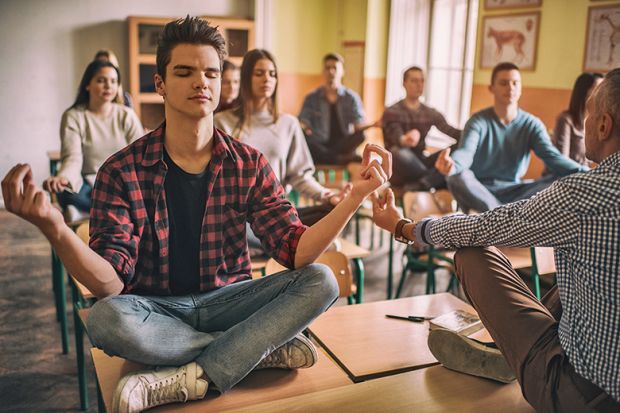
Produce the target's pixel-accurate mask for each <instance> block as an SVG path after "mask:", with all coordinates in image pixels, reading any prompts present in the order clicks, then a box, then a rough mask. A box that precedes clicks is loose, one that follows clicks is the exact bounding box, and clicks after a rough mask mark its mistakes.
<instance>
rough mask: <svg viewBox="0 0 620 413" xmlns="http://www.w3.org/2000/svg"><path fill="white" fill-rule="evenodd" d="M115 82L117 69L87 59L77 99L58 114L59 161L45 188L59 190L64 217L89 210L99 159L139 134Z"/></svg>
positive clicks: (73, 218) (110, 153) (136, 137)
mask: <svg viewBox="0 0 620 413" xmlns="http://www.w3.org/2000/svg"><path fill="white" fill-rule="evenodd" d="M119 81H120V74H119V71H118V68H116V66H114V65H113V64H112V63H110V62H102V61H93V62H91V63H90V64H89V65H88V66H87V67H86V70H85V71H84V75H83V76H82V80H81V82H80V86H79V88H78V94H77V97H76V98H75V102H74V103H73V105H71V107H70V108H69V109H67V110H66V111H65V112H64V113H63V115H62V120H61V125H60V143H61V165H60V168H59V170H58V173H57V174H56V176H50V177H49V178H47V179H46V180H45V182H44V183H43V187H44V188H45V189H46V190H48V191H50V192H55V193H57V194H58V201H59V202H60V205H61V206H62V207H63V208H65V211H66V212H67V214H66V217H67V220H71V221H72V220H76V219H79V218H83V217H84V216H85V215H87V214H88V212H89V210H90V193H91V190H92V185H93V182H94V180H95V176H96V174H97V170H98V169H99V167H100V166H101V164H102V163H103V161H105V160H106V159H107V158H108V157H109V156H110V155H112V154H113V153H115V152H116V151H118V150H119V149H122V148H123V147H125V146H126V145H127V144H128V143H130V142H133V141H134V140H136V139H138V138H139V137H140V136H142V134H143V130H142V125H141V124H140V121H139V120H138V117H137V116H136V114H135V112H134V111H133V110H132V109H129V108H127V107H125V106H123V105H121V104H118V103H114V102H115V99H118V94H119V90H118V85H119Z"/></svg>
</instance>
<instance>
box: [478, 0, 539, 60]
mask: <svg viewBox="0 0 620 413" xmlns="http://www.w3.org/2000/svg"><path fill="white" fill-rule="evenodd" d="M539 26H540V12H533V13H520V14H505V15H493V16H484V18H483V20H482V32H481V33H480V39H481V45H480V68H481V69H492V68H493V67H494V66H495V65H496V64H498V63H500V62H512V63H514V64H516V65H517V66H519V68H520V69H521V70H534V69H535V68H536V45H537V43H538V30H539Z"/></svg>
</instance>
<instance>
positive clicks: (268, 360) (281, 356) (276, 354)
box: [260, 344, 286, 366]
mask: <svg viewBox="0 0 620 413" xmlns="http://www.w3.org/2000/svg"><path fill="white" fill-rule="evenodd" d="M285 347H286V344H285V345H284V346H282V348H277V349H275V350H274V351H272V352H271V353H269V355H268V356H267V357H265V358H264V359H263V360H262V362H261V363H260V364H267V365H270V366H280V365H285V364H286V363H285V353H286V349H285Z"/></svg>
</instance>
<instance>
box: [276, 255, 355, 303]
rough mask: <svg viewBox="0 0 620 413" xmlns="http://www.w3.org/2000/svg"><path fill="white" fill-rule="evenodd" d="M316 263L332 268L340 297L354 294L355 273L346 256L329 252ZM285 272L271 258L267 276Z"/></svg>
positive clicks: (282, 267) (283, 268)
mask: <svg viewBox="0 0 620 413" xmlns="http://www.w3.org/2000/svg"><path fill="white" fill-rule="evenodd" d="M315 262H317V263H320V264H325V265H327V266H328V267H329V268H331V270H332V272H333V273H334V276H335V277H336V280H337V281H338V287H339V288H340V297H349V296H350V295H351V294H353V272H352V271H351V264H350V262H349V259H348V258H347V256H346V255H344V254H343V253H342V252H340V251H327V252H324V253H323V254H321V255H320V256H319V258H317V259H316V261H315ZM284 270H286V268H285V267H284V266H282V265H280V264H279V263H278V262H277V261H276V260H274V259H273V258H270V259H269V261H267V265H266V266H265V275H271V274H275V273H277V272H280V271H284Z"/></svg>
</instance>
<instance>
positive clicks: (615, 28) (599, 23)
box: [583, 4, 620, 72]
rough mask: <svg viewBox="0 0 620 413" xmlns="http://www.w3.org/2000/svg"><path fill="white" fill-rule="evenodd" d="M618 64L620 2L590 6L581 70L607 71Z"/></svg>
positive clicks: (619, 64) (619, 57)
mask: <svg viewBox="0 0 620 413" xmlns="http://www.w3.org/2000/svg"><path fill="white" fill-rule="evenodd" d="M618 66H620V4H610V5H605V6H598V7H590V9H589V10H588V27H587V30H586V50H585V55H584V58H583V70H584V71H587V72H607V71H609V70H611V69H613V68H616V67H618Z"/></svg>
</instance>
